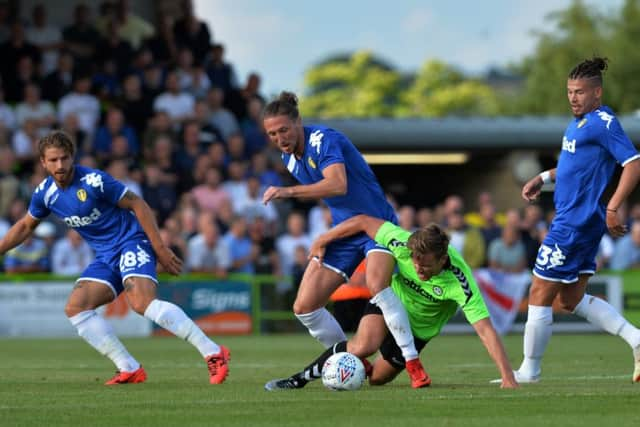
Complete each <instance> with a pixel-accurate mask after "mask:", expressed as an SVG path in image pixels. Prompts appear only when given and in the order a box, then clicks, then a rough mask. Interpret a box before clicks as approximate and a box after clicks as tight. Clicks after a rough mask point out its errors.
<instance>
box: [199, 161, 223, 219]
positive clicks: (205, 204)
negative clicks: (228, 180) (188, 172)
mask: <svg viewBox="0 0 640 427" xmlns="http://www.w3.org/2000/svg"><path fill="white" fill-rule="evenodd" d="M221 183H222V176H221V175H220V171H219V170H218V169H216V168H209V169H207V170H206V171H205V175H204V179H203V181H202V182H200V183H198V185H196V186H195V187H194V188H193V189H192V190H191V194H192V195H193V198H194V200H195V201H196V204H197V206H198V209H200V210H201V211H203V212H212V213H214V214H217V213H218V212H220V208H221V206H222V205H223V204H224V203H227V202H229V201H230V197H229V193H228V192H227V191H226V190H225V189H224V188H223V187H222V185H221Z"/></svg>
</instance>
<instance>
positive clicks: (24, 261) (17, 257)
mask: <svg viewBox="0 0 640 427" xmlns="http://www.w3.org/2000/svg"><path fill="white" fill-rule="evenodd" d="M50 270H51V266H50V262H49V248H48V247H47V245H46V244H45V242H44V240H42V239H39V238H37V237H35V236H33V235H30V236H29V237H27V239H26V240H25V241H24V242H22V243H21V244H19V245H18V246H16V247H15V248H13V249H11V250H10V251H8V252H7V253H6V254H5V256H4V271H5V272H6V273H7V274H21V273H44V272H48V271H50Z"/></svg>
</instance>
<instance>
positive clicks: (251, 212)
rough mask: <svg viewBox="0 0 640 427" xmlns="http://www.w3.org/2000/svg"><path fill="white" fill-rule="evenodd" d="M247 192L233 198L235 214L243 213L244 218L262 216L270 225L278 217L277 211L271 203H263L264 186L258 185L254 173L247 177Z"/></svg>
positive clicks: (258, 181)
mask: <svg viewBox="0 0 640 427" xmlns="http://www.w3.org/2000/svg"><path fill="white" fill-rule="evenodd" d="M246 181H247V194H246V197H245V198H244V199H239V200H234V203H233V204H234V207H235V208H236V209H237V210H236V211H235V212H236V214H237V215H243V216H244V217H245V218H246V219H249V218H251V217H254V216H261V217H263V218H264V219H265V220H266V222H267V224H268V225H269V226H270V227H272V226H274V225H275V223H276V220H277V219H278V212H277V211H276V209H275V208H274V207H273V203H269V204H266V205H265V204H264V203H263V202H262V194H263V193H264V190H265V188H264V187H262V185H260V180H259V179H258V177H257V176H255V175H249V177H248V178H247V180H246Z"/></svg>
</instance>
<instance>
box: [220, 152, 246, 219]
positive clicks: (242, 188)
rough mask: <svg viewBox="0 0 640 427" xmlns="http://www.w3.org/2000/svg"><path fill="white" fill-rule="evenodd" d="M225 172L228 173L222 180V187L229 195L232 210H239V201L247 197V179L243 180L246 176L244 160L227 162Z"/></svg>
mask: <svg viewBox="0 0 640 427" xmlns="http://www.w3.org/2000/svg"><path fill="white" fill-rule="evenodd" d="M227 173H228V174H229V177H228V179H227V180H226V181H224V183H223V184H222V187H223V188H224V189H225V190H226V191H227V193H229V196H230V197H231V203H232V204H233V211H234V212H239V211H240V206H239V203H240V201H241V200H246V199H247V197H248V196H247V193H248V189H247V181H246V180H245V177H246V176H247V165H246V163H245V162H242V161H238V160H233V161H231V162H230V163H229V167H228V168H227Z"/></svg>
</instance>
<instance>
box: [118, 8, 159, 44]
mask: <svg viewBox="0 0 640 427" xmlns="http://www.w3.org/2000/svg"><path fill="white" fill-rule="evenodd" d="M114 11H115V20H116V22H117V23H118V26H119V30H118V32H119V34H120V37H122V39H123V40H126V41H127V43H129V44H130V45H131V47H132V48H133V49H138V48H139V47H140V46H141V45H142V42H143V41H144V40H145V39H148V38H149V37H152V36H153V34H154V33H155V30H154V28H153V25H151V23H149V22H147V21H146V20H144V19H143V18H141V17H140V16H138V15H136V14H135V13H133V12H131V10H130V8H129V2H128V1H127V0H117V1H116V2H115V10H114Z"/></svg>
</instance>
